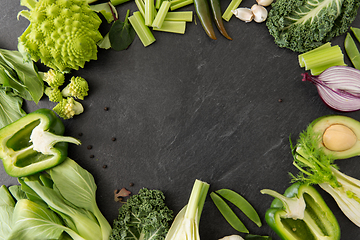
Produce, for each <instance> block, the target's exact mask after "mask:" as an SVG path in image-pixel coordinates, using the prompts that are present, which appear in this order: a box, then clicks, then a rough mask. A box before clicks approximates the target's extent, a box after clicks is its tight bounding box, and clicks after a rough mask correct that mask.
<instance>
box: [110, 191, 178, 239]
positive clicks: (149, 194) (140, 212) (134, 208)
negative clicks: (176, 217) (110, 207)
mask: <svg viewBox="0 0 360 240" xmlns="http://www.w3.org/2000/svg"><path fill="white" fill-rule="evenodd" d="M172 219H173V211H172V210H170V209H169V208H168V207H167V206H166V205H165V196H164V194H163V193H162V192H161V191H159V190H149V189H147V188H143V189H141V190H140V191H139V193H138V194H137V195H133V196H131V197H130V198H129V199H128V200H127V202H126V203H125V204H124V205H123V206H121V208H120V209H119V216H118V218H117V219H116V220H115V221H114V224H113V231H112V234H111V236H110V240H125V239H143V240H150V239H152V240H163V239H165V236H166V234H167V232H168V230H169V228H170V224H169V222H171V221H172Z"/></svg>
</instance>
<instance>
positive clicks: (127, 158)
mask: <svg viewBox="0 0 360 240" xmlns="http://www.w3.org/2000/svg"><path fill="white" fill-rule="evenodd" d="M229 2H230V1H229V0H226V1H223V2H222V5H223V9H225V7H226V6H227V4H228V3H229ZM254 2H255V1H250V0H244V1H243V3H242V4H241V5H242V6H246V7H251V5H252V4H253V3H254ZM0 5H1V8H0V47H1V48H5V49H11V50H16V46H17V37H18V36H20V35H21V33H22V32H23V31H24V30H25V28H26V27H27V25H28V21H27V20H26V19H24V18H20V20H17V19H16V16H17V13H18V12H19V11H20V10H22V9H24V8H23V7H21V6H20V5H19V1H14V0H1V3H0ZM127 9H131V10H132V11H135V10H136V6H135V4H134V3H133V2H129V3H126V4H123V5H122V6H120V7H118V11H119V13H120V17H121V18H124V16H125V12H126V10H127ZM185 9H186V10H193V6H188V7H186V8H185ZM225 24H226V27H227V30H228V33H229V34H230V35H231V36H232V37H233V39H234V40H233V41H229V40H227V39H225V38H223V37H222V36H221V35H220V34H219V33H218V32H216V34H217V36H218V40H216V41H214V40H211V39H210V38H208V37H207V36H206V35H205V32H204V31H203V29H202V27H201V26H200V24H199V21H198V19H196V21H194V22H192V23H188V24H187V29H186V33H185V35H177V34H171V33H164V32H155V33H154V35H155V37H156V39H157V41H156V43H154V44H153V45H150V46H149V47H147V48H144V47H143V46H142V44H141V42H140V41H139V39H138V38H136V39H135V41H134V42H133V44H132V45H131V47H130V48H129V49H128V50H127V51H122V52H116V51H113V50H106V51H105V50H100V51H99V54H98V60H97V61H91V62H89V63H87V64H86V65H85V68H84V69H81V70H79V71H74V72H73V75H78V76H82V77H84V78H86V79H87V80H88V81H89V85H90V89H91V90H90V92H89V96H88V97H87V98H85V100H84V101H82V103H83V105H84V107H85V112H84V113H83V114H82V115H79V116H77V117H75V118H73V119H71V120H67V121H64V124H65V126H66V135H70V136H74V137H78V138H79V139H80V140H81V141H82V145H81V146H73V145H72V146H70V148H69V156H70V157H71V158H73V159H75V160H76V161H77V162H78V163H79V164H80V165H81V166H83V167H84V168H86V169H87V170H88V171H90V172H91V173H92V174H93V175H94V177H95V179H96V183H97V185H98V192H97V197H98V204H99V206H100V208H101V210H102V212H103V213H104V215H105V216H106V217H107V219H108V220H109V221H110V222H112V221H113V219H115V218H116V216H117V209H118V208H119V206H120V204H119V203H116V202H114V200H113V191H114V190H115V189H120V188H122V187H126V188H127V189H129V190H130V191H132V192H133V193H137V191H138V190H139V189H140V188H142V187H147V188H151V189H160V190H162V191H163V192H164V193H165V195H166V198H167V204H168V206H169V207H170V208H171V209H173V210H174V211H175V213H177V212H178V211H179V210H180V208H181V207H182V206H184V205H185V204H186V203H187V200H188V197H189V193H190V190H191V187H192V185H193V183H194V180H195V179H201V180H203V181H207V182H208V183H210V184H211V187H210V191H214V190H217V189H220V188H230V189H233V190H235V191H237V192H239V193H240V194H242V195H243V196H244V197H245V198H247V199H248V200H249V201H250V202H251V203H252V204H253V205H254V207H255V208H256V210H257V211H258V213H259V215H260V216H261V219H262V222H263V226H262V227H261V228H258V227H257V226H256V225H255V224H253V223H251V222H250V221H248V220H247V219H246V218H245V217H244V216H243V215H242V214H241V213H239V211H236V210H235V211H236V212H237V213H238V214H239V216H240V218H241V219H242V220H243V222H244V223H245V225H246V226H247V228H248V229H249V230H250V232H251V233H253V234H262V235H271V236H273V237H274V239H278V237H277V236H275V234H274V233H273V231H272V230H271V229H270V228H269V227H268V226H267V224H266V223H265V220H264V214H265V211H266V209H267V208H268V207H269V205H270V203H271V201H272V200H273V198H272V197H270V196H264V195H261V194H260V190H261V189H263V188H271V189H274V190H276V191H279V192H283V191H284V190H285V189H286V188H287V187H288V186H289V185H290V183H289V181H290V178H289V176H288V172H293V173H296V172H297V171H296V169H295V167H293V165H292V156H291V153H290V147H289V141H288V138H289V135H290V134H291V135H292V137H293V139H294V140H295V139H296V137H297V136H298V134H299V132H301V131H302V130H304V129H305V128H306V126H307V125H308V124H309V123H310V122H311V121H312V120H314V119H315V118H317V117H320V116H323V115H327V114H339V113H338V112H336V111H334V110H331V109H329V108H328V107H327V106H326V105H325V104H324V103H323V102H322V101H321V99H320V98H319V96H318V94H317V91H316V88H315V87H314V86H313V85H312V84H311V83H304V82H302V81H301V76H300V74H301V73H302V72H303V69H301V68H300V67H299V65H298V62H297V54H296V53H294V52H291V51H290V50H287V49H280V48H278V47H277V46H276V45H275V44H274V43H273V39H272V37H271V36H270V35H269V33H268V31H267V28H266V26H265V24H256V23H255V22H252V23H248V24H245V23H243V22H241V21H240V20H238V19H236V18H232V19H231V21H230V22H228V23H225ZM359 25H360V20H359V19H357V20H356V21H355V22H354V24H353V26H359ZM343 40H344V36H341V37H338V38H336V39H334V40H333V42H332V43H333V44H339V45H340V46H341V47H343ZM346 61H347V63H349V61H348V59H346ZM39 67H40V69H42V66H41V65H39ZM279 99H281V100H282V101H279ZM24 106H25V109H26V111H27V112H30V111H33V110H35V109H38V108H52V107H53V106H54V105H53V104H52V103H50V102H49V101H48V100H47V98H43V99H42V100H41V101H40V103H39V104H38V105H35V104H34V103H31V102H26V103H25V105H24ZM105 107H108V111H104V108H105ZM340 114H343V115H347V116H350V117H353V118H355V119H358V120H360V113H359V112H353V113H340ZM79 133H82V136H79ZM113 137H115V138H116V141H112V138H113ZM89 145H91V146H92V149H91V150H89V149H88V148H87V146H89ZM90 155H94V156H95V157H94V158H90ZM338 164H339V166H340V168H341V170H342V171H343V172H345V173H346V174H348V175H350V176H353V177H355V178H360V173H359V171H358V169H359V167H360V162H359V159H358V158H353V159H349V160H343V161H340V162H339V163H338ZM104 165H106V166H107V168H103V166H104ZM0 176H1V177H0V179H1V184H5V185H11V184H16V183H17V181H16V179H14V178H11V177H9V176H7V175H6V173H5V172H4V170H3V168H0ZM131 182H132V183H134V186H129V183H131ZM319 191H320V193H321V195H322V196H323V197H324V199H325V200H326V202H327V203H328V205H329V206H330V208H331V209H332V210H333V212H334V213H335V215H336V217H337V219H338V221H339V223H340V226H341V229H342V237H341V239H344V240H348V239H356V238H357V237H358V235H359V229H358V227H356V226H355V225H354V224H353V223H351V222H350V221H349V220H348V219H347V218H346V217H345V216H344V215H343V214H342V212H341V211H340V210H339V208H338V207H337V205H336V203H335V201H334V200H333V199H332V198H331V197H330V196H329V195H328V194H327V193H325V192H324V191H322V190H321V189H319ZM236 233H237V232H236V231H235V230H233V229H232V228H231V227H230V226H229V225H228V224H227V223H226V222H225V220H224V219H223V218H222V216H221V215H220V213H219V212H218V210H217V209H216V207H215V206H214V204H213V203H212V202H211V200H210V199H209V198H208V199H207V201H206V204H205V207H204V212H203V215H202V218H201V223H200V234H201V238H202V239H209V240H215V239H219V238H220V237H223V236H225V235H230V234H236ZM240 235H242V236H244V235H243V234H240Z"/></svg>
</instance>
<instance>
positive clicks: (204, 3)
mask: <svg viewBox="0 0 360 240" xmlns="http://www.w3.org/2000/svg"><path fill="white" fill-rule="evenodd" d="M208 1H209V0H194V6H195V11H196V15H197V16H198V18H199V20H200V22H201V25H202V27H203V29H204V30H205V32H206V34H207V35H208V36H209V37H210V38H211V39H214V40H216V36H215V32H214V28H213V25H212V19H211V12H210V6H209V2H208Z"/></svg>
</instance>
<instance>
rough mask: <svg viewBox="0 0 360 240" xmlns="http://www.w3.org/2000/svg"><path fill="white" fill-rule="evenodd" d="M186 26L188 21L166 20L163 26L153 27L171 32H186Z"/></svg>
mask: <svg viewBox="0 0 360 240" xmlns="http://www.w3.org/2000/svg"><path fill="white" fill-rule="evenodd" d="M185 28H186V22H185V21H183V22H181V21H164V22H163V24H162V26H161V28H155V27H154V28H153V30H156V31H163V32H171V33H179V34H184V33H185Z"/></svg>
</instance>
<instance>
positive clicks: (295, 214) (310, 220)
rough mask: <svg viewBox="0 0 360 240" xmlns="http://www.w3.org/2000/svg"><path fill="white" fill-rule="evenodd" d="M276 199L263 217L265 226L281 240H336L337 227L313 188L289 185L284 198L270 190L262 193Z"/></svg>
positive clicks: (336, 223)
mask: <svg viewBox="0 0 360 240" xmlns="http://www.w3.org/2000/svg"><path fill="white" fill-rule="evenodd" d="M261 193H263V194H269V195H271V196H273V197H275V198H276V199H274V201H273V202H272V204H271V207H270V209H268V210H267V212H266V214H265V220H266V222H267V224H268V225H269V226H270V227H271V228H272V229H273V230H274V231H275V232H276V234H277V235H279V237H280V238H281V239H283V240H296V239H306V240H320V239H327V240H338V239H340V227H339V224H338V222H337V220H336V218H335V216H334V214H333V213H332V212H331V210H330V209H329V207H328V206H327V205H326V203H325V201H324V200H323V198H322V197H321V195H320V194H319V193H318V192H317V191H316V189H315V188H313V187H311V186H309V185H305V184H301V183H300V182H298V183H295V184H293V185H291V186H290V187H289V188H288V189H286V191H285V193H284V195H281V194H279V193H277V192H275V191H273V190H269V189H264V190H261Z"/></svg>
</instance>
